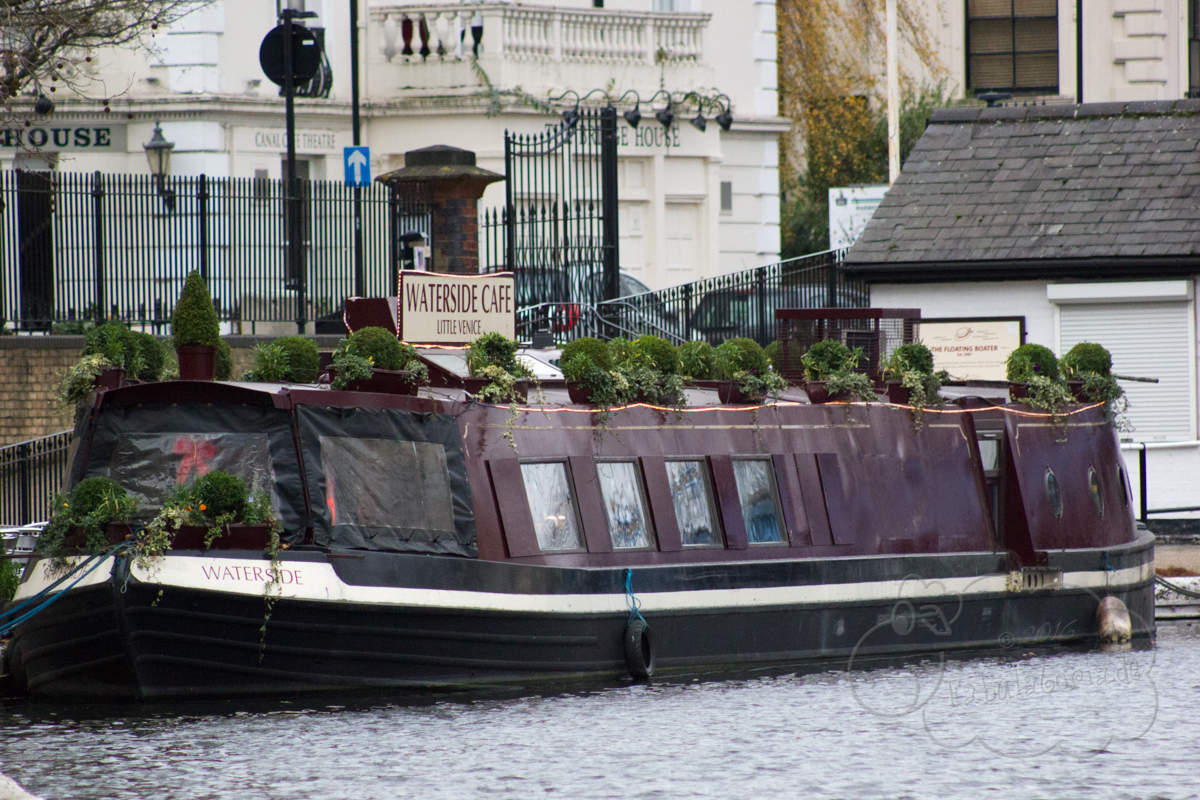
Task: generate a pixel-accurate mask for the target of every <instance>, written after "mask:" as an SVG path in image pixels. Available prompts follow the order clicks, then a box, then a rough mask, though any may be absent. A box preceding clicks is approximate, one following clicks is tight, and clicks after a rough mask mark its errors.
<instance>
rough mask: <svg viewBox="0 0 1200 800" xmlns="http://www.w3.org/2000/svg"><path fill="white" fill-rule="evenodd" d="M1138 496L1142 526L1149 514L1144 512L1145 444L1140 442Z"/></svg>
mask: <svg viewBox="0 0 1200 800" xmlns="http://www.w3.org/2000/svg"><path fill="white" fill-rule="evenodd" d="M1138 494H1139V495H1140V497H1139V500H1140V501H1141V504H1142V524H1143V525H1144V524H1146V522H1147V521H1148V520H1149V519H1150V512H1148V511H1147V510H1146V443H1145V442H1142V446H1141V449H1139V450H1138Z"/></svg>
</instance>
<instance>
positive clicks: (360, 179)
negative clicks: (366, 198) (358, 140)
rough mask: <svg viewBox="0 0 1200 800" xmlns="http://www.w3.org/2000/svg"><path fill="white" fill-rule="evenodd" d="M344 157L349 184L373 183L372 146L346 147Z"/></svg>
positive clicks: (364, 184) (362, 184) (363, 184)
mask: <svg viewBox="0 0 1200 800" xmlns="http://www.w3.org/2000/svg"><path fill="white" fill-rule="evenodd" d="M342 159H343V160H344V161H345V166H346V185H347V186H366V185H368V184H370V183H371V148H369V147H347V148H344V152H343V155H342Z"/></svg>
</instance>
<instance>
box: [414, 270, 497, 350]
mask: <svg viewBox="0 0 1200 800" xmlns="http://www.w3.org/2000/svg"><path fill="white" fill-rule="evenodd" d="M397 302H398V308H397V316H398V317H399V320H400V338H401V339H403V340H404V341H406V342H414V343H420V344H467V343H468V342H470V341H471V340H472V339H475V338H477V337H479V336H482V335H483V334H485V333H493V332H494V333H502V334H504V335H505V336H507V337H508V338H510V339H515V338H516V336H517V305H516V300H515V299H514V297H513V276H512V273H511V272H500V273H496V274H493V275H450V274H447V273H444V272H416V271H413V270H404V271H403V272H401V273H400V297H399V300H398V301H397Z"/></svg>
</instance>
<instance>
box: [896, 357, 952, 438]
mask: <svg viewBox="0 0 1200 800" xmlns="http://www.w3.org/2000/svg"><path fill="white" fill-rule="evenodd" d="M883 377H884V378H885V379H888V380H891V381H895V383H894V384H889V386H888V394H889V399H890V400H891V401H892V402H900V403H901V404H902V405H908V406H910V407H911V408H912V415H913V430H914V431H916V432H918V433H919V432H920V431H921V425H922V423H923V414H924V411H925V409H927V408H937V409H940V408H942V407H943V406H944V405H945V404H946V401H945V399H944V398H943V397H942V396H941V395H940V394H939V390H940V389H941V388H942V385H943V384H944V383H945V382H946V381H947V380H948V379H949V378H950V375H949V374H948V373H947V372H946V371H945V370H939V371H937V372H935V371H934V369H933V353H932V352H931V351H930V349H929V348H928V347H926V346H925V345H924V344H922V343H921V342H908V343H905V344H902V345H900V346H899V347H897V348H896V349H895V350H893V351H892V355H891V357H890V358H889V359H888V362H887V364H885V365H884V367H883ZM893 388H898V389H899V391H898V392H896V395H897V396H893V394H892V390H893ZM901 396H902V397H901Z"/></svg>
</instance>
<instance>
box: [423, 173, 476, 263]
mask: <svg viewBox="0 0 1200 800" xmlns="http://www.w3.org/2000/svg"><path fill="white" fill-rule="evenodd" d="M456 188H459V187H456V186H445V187H443V186H439V187H437V191H435V192H434V197H433V209H432V211H433V243H432V244H433V253H432V256H433V269H434V270H435V271H437V272H453V273H457V274H465V273H476V272H479V210H478V206H477V203H476V198H473V197H469V196H468V197H464V196H463V195H462V194H460V193H458V192H456V191H454V190H455V189H456Z"/></svg>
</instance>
